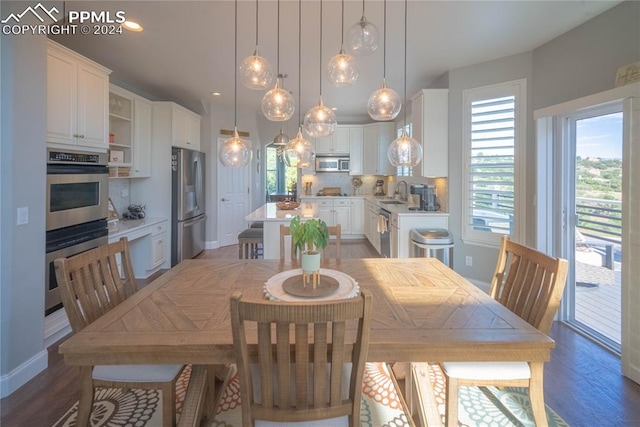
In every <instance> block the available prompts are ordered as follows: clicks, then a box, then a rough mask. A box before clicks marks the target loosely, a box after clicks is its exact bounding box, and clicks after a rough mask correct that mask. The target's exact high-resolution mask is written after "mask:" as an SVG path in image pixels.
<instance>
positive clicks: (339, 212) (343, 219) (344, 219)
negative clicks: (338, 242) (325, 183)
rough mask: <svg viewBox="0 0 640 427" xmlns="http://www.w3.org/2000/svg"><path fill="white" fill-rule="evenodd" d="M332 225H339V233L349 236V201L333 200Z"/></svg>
mask: <svg viewBox="0 0 640 427" xmlns="http://www.w3.org/2000/svg"><path fill="white" fill-rule="evenodd" d="M333 218H334V225H337V224H340V233H341V234H343V235H349V234H351V200H350V199H347V198H336V199H334V200H333Z"/></svg>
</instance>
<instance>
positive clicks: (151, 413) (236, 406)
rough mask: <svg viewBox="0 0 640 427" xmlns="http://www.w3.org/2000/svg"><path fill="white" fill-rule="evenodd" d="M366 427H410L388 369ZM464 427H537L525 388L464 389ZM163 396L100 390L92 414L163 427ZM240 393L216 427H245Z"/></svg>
mask: <svg viewBox="0 0 640 427" xmlns="http://www.w3.org/2000/svg"><path fill="white" fill-rule="evenodd" d="M431 368H432V369H431V370H430V371H431V373H430V379H431V383H432V385H433V392H434V398H435V401H436V403H437V406H438V412H439V414H440V416H441V418H442V420H443V421H444V401H445V394H444V392H445V387H444V377H443V376H442V372H441V371H440V370H439V368H438V367H437V366H436V365H432V366H431ZM190 375H191V369H190V367H187V368H186V369H185V370H184V372H183V374H182V376H181V378H180V379H179V381H178V384H177V391H176V412H177V414H178V417H179V416H180V412H181V411H182V402H183V400H184V396H185V393H186V389H187V385H188V383H189V376H190ZM362 392H363V395H362V405H361V411H360V414H361V423H360V425H361V427H386V426H389V427H399V426H406V425H408V423H407V420H406V418H405V415H404V412H403V411H402V407H401V405H400V400H399V399H398V397H397V396H396V395H395V387H394V385H393V381H392V380H391V378H390V376H389V371H388V368H387V366H386V364H383V363H367V366H366V369H365V375H364V385H363V390H362ZM459 396H460V398H459V426H461V427H466V426H469V427H472V426H474V427H475V426H478V427H480V426H526V427H528V426H533V425H535V423H534V422H533V417H532V415H531V405H530V403H529V398H528V397H527V394H526V390H525V389H519V388H507V389H504V390H498V389H495V388H493V387H461V388H460V391H459ZM160 405H161V395H160V392H159V391H153V390H151V391H149V390H135V389H132V390H129V391H128V392H127V393H124V392H123V391H122V390H120V389H98V390H97V391H96V395H95V398H94V403H93V411H92V412H91V426H92V427H102V426H105V427H119V426H139V427H156V426H158V427H159V426H161V425H162V422H161V413H162V412H161V408H160ZM77 409H78V404H77V402H76V404H75V405H73V407H72V408H71V409H69V411H67V413H66V414H65V415H64V416H63V417H62V418H61V419H60V420H58V421H57V422H56V423H55V424H54V427H71V426H75V424H76V416H77ZM547 418H548V420H549V426H550V427H568V424H567V423H566V422H564V421H563V420H562V419H561V418H560V417H559V416H558V415H557V414H556V413H555V412H554V411H553V410H551V409H550V408H549V407H547ZM240 421H241V411H240V390H239V382H238V379H237V376H234V378H232V379H231V382H230V384H229V386H228V387H227V389H226V390H225V393H224V395H223V397H222V403H221V405H220V407H219V408H218V413H217V414H216V418H215V421H214V422H213V424H212V425H213V426H214V427H236V426H240V425H241V422H240Z"/></svg>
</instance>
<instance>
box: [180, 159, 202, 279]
mask: <svg viewBox="0 0 640 427" xmlns="http://www.w3.org/2000/svg"><path fill="white" fill-rule="evenodd" d="M204 159H205V157H204V153H201V152H200V151H193V150H187V149H184V148H175V147H174V148H173V149H172V153H171V171H172V173H171V176H172V179H171V190H172V194H173V197H172V203H171V214H172V219H171V266H172V267H173V266H174V265H176V264H178V263H180V261H182V260H183V259H190V258H193V257H195V256H196V255H198V254H199V253H200V252H202V251H203V250H204V242H205V220H206V219H207V216H206V215H205V212H204V209H205V197H204V195H205V192H204V191H205V190H204V176H205V175H204V168H205V162H204Z"/></svg>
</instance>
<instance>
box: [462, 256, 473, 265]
mask: <svg viewBox="0 0 640 427" xmlns="http://www.w3.org/2000/svg"><path fill="white" fill-rule="evenodd" d="M464 264H465V265H466V266H467V267H473V257H470V256H466V257H464Z"/></svg>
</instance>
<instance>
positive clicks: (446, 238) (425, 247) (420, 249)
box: [411, 228, 453, 269]
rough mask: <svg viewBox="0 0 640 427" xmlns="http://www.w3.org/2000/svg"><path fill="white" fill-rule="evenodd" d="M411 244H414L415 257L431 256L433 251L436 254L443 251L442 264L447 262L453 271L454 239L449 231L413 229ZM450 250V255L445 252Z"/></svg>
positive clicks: (442, 229) (441, 229)
mask: <svg viewBox="0 0 640 427" xmlns="http://www.w3.org/2000/svg"><path fill="white" fill-rule="evenodd" d="M411 243H413V245H414V248H415V252H414V255H415V256H419V257H421V256H426V257H427V258H428V257H430V256H431V251H434V252H436V253H435V256H436V258H437V257H438V256H437V251H439V250H442V260H441V261H442V262H443V263H444V262H447V264H448V265H449V268H451V269H453V237H452V236H451V233H449V231H448V230H445V229H444V228H412V229H411ZM445 249H449V253H448V256H447V253H446V252H445Z"/></svg>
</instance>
